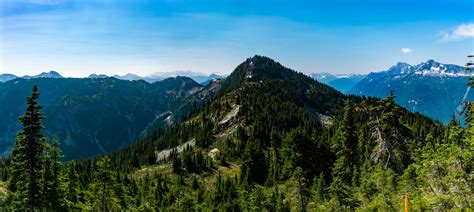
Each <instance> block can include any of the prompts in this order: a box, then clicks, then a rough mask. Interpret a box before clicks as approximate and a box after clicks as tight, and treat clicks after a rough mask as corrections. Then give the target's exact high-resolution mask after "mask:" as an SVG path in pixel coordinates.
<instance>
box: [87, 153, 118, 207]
mask: <svg viewBox="0 0 474 212" xmlns="http://www.w3.org/2000/svg"><path fill="white" fill-rule="evenodd" d="M96 166H97V167H96V171H95V172H94V183H95V185H93V191H94V199H93V202H94V204H93V205H94V208H97V209H99V210H100V211H112V210H117V209H119V204H118V200H117V197H116V194H115V191H114V189H115V186H116V184H115V177H114V176H115V175H114V172H113V171H112V170H111V164H110V158H109V157H107V156H105V157H102V158H101V159H100V160H99V161H97V164H96Z"/></svg>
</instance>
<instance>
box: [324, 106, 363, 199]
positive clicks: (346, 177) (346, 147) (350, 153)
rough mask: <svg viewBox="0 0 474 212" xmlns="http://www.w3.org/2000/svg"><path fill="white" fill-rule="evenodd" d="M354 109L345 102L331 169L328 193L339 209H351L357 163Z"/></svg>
mask: <svg viewBox="0 0 474 212" xmlns="http://www.w3.org/2000/svg"><path fill="white" fill-rule="evenodd" d="M353 113H354V109H353V106H352V104H351V103H350V102H346V106H345V111H344V119H343V122H342V125H341V127H340V128H339V132H338V133H339V136H337V137H336V139H337V141H336V144H335V145H336V149H337V152H336V157H337V159H336V162H335V163H334V167H333V169H332V176H333V181H332V183H331V185H330V188H329V189H330V193H331V195H332V197H333V198H334V199H335V200H336V201H337V204H338V205H339V206H340V207H346V206H348V207H350V208H353V207H354V206H355V205H354V203H353V200H352V191H351V186H352V176H353V173H354V170H353V167H354V165H355V162H356V161H357V156H356V153H357V134H356V128H355V126H354V118H353Z"/></svg>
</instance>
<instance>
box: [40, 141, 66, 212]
mask: <svg viewBox="0 0 474 212" xmlns="http://www.w3.org/2000/svg"><path fill="white" fill-rule="evenodd" d="M45 152H46V154H45V157H44V160H45V162H44V171H43V175H44V178H43V179H44V182H43V196H44V198H45V202H44V203H45V207H46V208H49V209H54V210H58V209H61V208H62V207H63V203H64V202H63V198H64V197H63V191H62V188H61V185H62V178H61V177H62V176H61V167H62V165H61V158H62V157H63V156H62V155H61V149H59V138H58V137H57V136H54V138H53V140H52V142H51V143H47V144H46V149H45Z"/></svg>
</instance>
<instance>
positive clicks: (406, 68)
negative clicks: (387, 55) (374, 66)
mask: <svg viewBox="0 0 474 212" xmlns="http://www.w3.org/2000/svg"><path fill="white" fill-rule="evenodd" d="M387 72H388V73H390V74H392V75H398V74H409V73H411V72H413V66H411V65H410V64H408V63H405V62H398V63H397V64H396V65H394V66H392V67H390V68H389V69H388V70H387Z"/></svg>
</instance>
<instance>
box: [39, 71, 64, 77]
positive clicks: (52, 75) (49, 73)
mask: <svg viewBox="0 0 474 212" xmlns="http://www.w3.org/2000/svg"><path fill="white" fill-rule="evenodd" d="M32 78H63V76H61V74H59V73H58V72H56V71H53V70H51V71H49V72H43V73H41V74H38V75H36V76H33V77H32Z"/></svg>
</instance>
